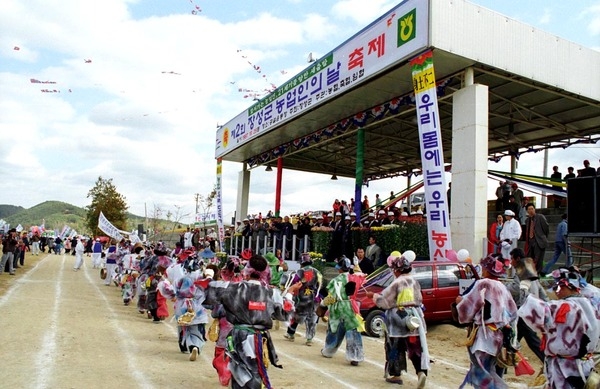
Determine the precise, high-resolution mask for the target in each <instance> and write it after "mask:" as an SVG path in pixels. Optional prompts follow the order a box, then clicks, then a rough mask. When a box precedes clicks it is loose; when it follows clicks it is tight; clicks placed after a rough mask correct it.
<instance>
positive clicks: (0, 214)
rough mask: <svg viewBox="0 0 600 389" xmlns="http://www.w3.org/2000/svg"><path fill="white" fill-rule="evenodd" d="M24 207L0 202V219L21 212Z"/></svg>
mask: <svg viewBox="0 0 600 389" xmlns="http://www.w3.org/2000/svg"><path fill="white" fill-rule="evenodd" d="M24 209H25V208H23V207H17V206H15V205H8V204H0V219H6V218H7V217H9V216H11V215H14V214H15V213H18V212H21V211H22V210H24Z"/></svg>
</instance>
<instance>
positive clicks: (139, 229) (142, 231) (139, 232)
mask: <svg viewBox="0 0 600 389" xmlns="http://www.w3.org/2000/svg"><path fill="white" fill-rule="evenodd" d="M143 233H144V225H143V224H138V236H142V234H143Z"/></svg>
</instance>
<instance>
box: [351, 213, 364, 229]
mask: <svg viewBox="0 0 600 389" xmlns="http://www.w3.org/2000/svg"><path fill="white" fill-rule="evenodd" d="M360 227H361V225H360V221H359V220H356V213H354V212H350V228H360Z"/></svg>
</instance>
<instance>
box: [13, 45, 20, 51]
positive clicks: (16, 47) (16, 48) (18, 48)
mask: <svg viewBox="0 0 600 389" xmlns="http://www.w3.org/2000/svg"><path fill="white" fill-rule="evenodd" d="M13 50H15V51H19V50H21V48H20V47H19V46H15V47H13Z"/></svg>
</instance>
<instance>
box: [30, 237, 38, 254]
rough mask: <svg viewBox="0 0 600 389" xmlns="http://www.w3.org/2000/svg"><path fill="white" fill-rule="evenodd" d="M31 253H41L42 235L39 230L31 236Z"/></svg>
mask: <svg viewBox="0 0 600 389" xmlns="http://www.w3.org/2000/svg"><path fill="white" fill-rule="evenodd" d="M31 254H33V255H40V235H39V234H38V233H37V232H35V233H34V234H33V235H32V236H31Z"/></svg>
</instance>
